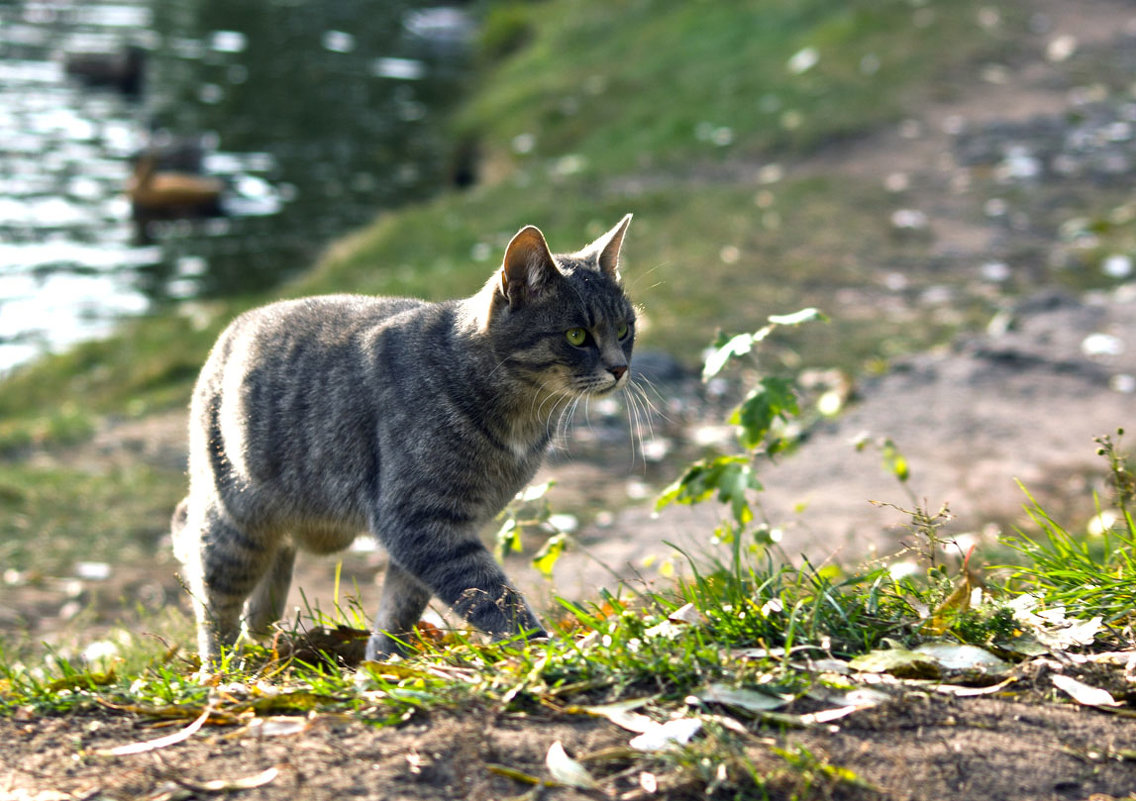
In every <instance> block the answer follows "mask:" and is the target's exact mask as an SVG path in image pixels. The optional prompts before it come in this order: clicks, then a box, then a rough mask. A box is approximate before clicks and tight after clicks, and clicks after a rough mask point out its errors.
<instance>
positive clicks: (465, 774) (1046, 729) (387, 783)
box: [0, 681, 1136, 801]
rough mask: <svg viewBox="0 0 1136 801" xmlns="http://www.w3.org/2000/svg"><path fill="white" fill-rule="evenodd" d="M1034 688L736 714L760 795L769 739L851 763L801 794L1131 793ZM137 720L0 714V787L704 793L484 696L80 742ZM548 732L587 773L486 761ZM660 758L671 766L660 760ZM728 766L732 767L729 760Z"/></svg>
mask: <svg viewBox="0 0 1136 801" xmlns="http://www.w3.org/2000/svg"><path fill="white" fill-rule="evenodd" d="M1026 683H1027V684H1028V681H1027V682H1026ZM1039 686H1040V683H1039ZM1043 698H1044V695H1043V694H1042V693H1038V692H1036V691H1032V690H1030V689H1026V690H1025V691H1024V692H1023V693H1022V694H1021V695H1020V696H1019V695H1017V694H1015V698H1013V699H1010V698H1007V697H975V698H956V697H952V696H945V695H940V694H936V693H934V692H922V691H909V692H903V693H898V694H897V695H896V696H895V698H894V700H892V701H890V702H887V703H885V704H884V705H882V706H879V707H875V708H873V709H869V710H864V711H861V712H858V713H855V714H853V715H851V716H850V717H848V718H846V719H843V720H841V721H840V722H839V725H831V726H827V727H826V726H818V727H813V728H811V729H807V730H801V731H795V730H784V729H780V728H777V727H770V726H763V727H759V726H755V725H751V726H750V730H751V734H749V735H747V737H746V738H745V739H746V743H745V744H744V746H743V747H744V751H745V753H746V756H747V757H748V758H749V759H750V760H751V761H752V764H754V765H756V766H757V768H758V769H759V770H762V769H763V768H767V769H768V773H766V774H765V775H766V776H767V777H768V779H769V785H770V786H769V787H768V788H767V790H768V792H769V794H770V797H772V798H789V797H791V792H793V791H794V789H795V790H796V791H797V792H800V790H801V784H800V775H801V774H800V773H797V772H790V773H788V774H786V772H785V765H784V763H783V762H781V761H780V760H778V759H774V758H773V757H772V756H771V751H770V749H771V747H776V748H781V749H784V750H785V751H786V752H788V753H790V754H795V755H805V756H806V758H807V759H808V760H810V761H811V762H812V763H813V764H815V765H829V766H838V767H840V768H843V769H846V770H848V771H852V772H854V773H855V774H856V776H857V777H858V782H857V783H856V784H852V783H849V782H837V781H834V779H833V776H832V775H831V774H825V773H824V772H822V771H819V770H815V771H814V772H813V774H812V777H813V780H812V783H811V789H810V794H808V795H806V796H804V797H808V798H834V799H894V800H895V801H941V799H945V798H957V799H999V801H1042V800H1044V799H1053V800H1054V801H1058V800H1060V801H1064V800H1065V799H1081V800H1086V799H1092V801H1109V800H1110V799H1125V798H1127V799H1130V798H1132V797H1134V794H1136V722H1134V721H1133V720H1132V719H1131V717H1118V716H1116V715H1112V714H1108V713H1106V712H1103V711H1100V710H1096V709H1087V708H1084V707H1076V706H1072V705H1069V704H1057V703H1052V702H1051V701H1046V700H1043ZM1127 711H1128V712H1129V713H1131V711H1132V710H1131V709H1128V710H1127ZM471 712H472V713H473V714H471ZM153 725H154V724H153V722H152V721H145V720H136V719H133V718H132V717H129V716H123V715H121V714H115V713H109V712H100V711H93V712H91V713H88V714H81V715H78V716H67V717H46V718H45V717H43V716H39V715H36V716H28V718H27V719H21V718H20V717H19V716H17V717H16V718H15V719H0V760H2V761H0V765H3V767H0V798H4V799H20V801H24V800H25V799H35V801H65V800H66V801H70V800H71V799H92V801H93V799H115V800H116V801H117V800H118V799H154V800H155V801H157V799H162V800H163V801H165V800H166V799H173V798H209V797H215V796H218V795H221V794H222V792H221V791H220V790H219V789H217V788H218V784H228V785H229V788H228V789H229V792H230V793H232V794H233V797H239V798H242V799H249V801H254V800H256V799H265V800H266V801H269V800H271V799H283V798H288V799H294V798H304V799H313V800H317V799H341V798H350V797H359V798H370V799H380V800H381V801H396V800H397V801H403V800H405V801H412V800H413V801H502V800H503V799H510V798H518V799H519V798H537V797H540V798H548V799H557V800H558V801H575V800H576V799H599V798H622V799H649V798H673V799H687V798H689V799H695V798H705V797H707V796H706V795H705V794H704V792H703V791H702V789H701V787H699V786H694V785H692V784H685V785H684V784H683V783H682V782H679V781H677V780H672V781H671V782H670V784H669V785H668V773H667V768H666V766H665V764H664V763H662V762H661V761H656V763H655V764H654V765H652V764H651V763H647V764H646V766H644V764H643V763H641V762H640V763H638V764H633V763H631V761H630V760H629V759H628V758H627V748H626V746H627V741H628V737H629V735H628V734H627V733H626V732H624V731H622V730H620V729H618V728H616V727H615V726H614V725H613V724H611V723H607V722H596V721H594V720H580V721H576V720H572V719H568V720H566V719H565V718H564V717H562V716H560V717H557V718H551V717H542V716H540V715H539V714H538V715H520V714H502V713H499V712H495V711H494V710H490V709H481V710H468V709H464V710H461V711H460V712H453V713H451V712H436V713H431V714H428V715H422V716H419V717H414V718H412V719H411V720H409V721H408V722H407V723H405V724H403V725H401V726H399V727H398V728H378V729H376V728H373V727H370V726H368V725H366V724H364V723H361V722H359V721H357V720H352V719H347V718H342V717H338V716H333V715H324V716H318V717H315V718H312V719H310V720H309V721H308V722H307V725H306V727H305V728H304V730H303V731H302V732H299V733H295V734H288V735H279V736H260V735H258V734H257V733H255V732H251V731H249V730H244V729H237V730H233V729H229V728H220V727H219V728H210V729H206V730H205V731H204V733H201V732H199V734H198V736H195V737H194V738H192V739H190V740H188V741H186V742H181V743H178V744H177V745H173V746H169V747H166V748H163V749H160V750H157V751H154V752H151V753H146V754H137V755H129V756H102V755H99V754H98V753H97V752H98V751H99V750H100V749H107V748H111V747H114V746H120V745H124V744H129V743H135V742H139V741H149V740H153V739H155V738H156V737H159V736H162V734H163V733H165V732H168V730H155V729H154V728H153ZM184 725H185V723H184V721H182V722H179V723H178V726H179V727H180V726H184ZM557 741H559V742H561V743H562V744H563V747H564V748H565V750H566V751H567V753H568V754H570V755H571V756H573V757H574V758H575V759H577V760H579V761H581V762H582V763H584V764H585V765H587V766H588V768H589V770H590V771H591V772H592V773H593V775H595V776H596V777H597V778H598V779H599V780H600V781H601V786H602V788H603V789H602V790H577V789H573V788H568V787H543V788H533V787H531V786H529V785H527V784H525V783H523V782H520V781H518V780H516V779H514V778H511V777H509V776H507V775H502V773H501V772H500V768H501V767H505V768H508V769H511V770H514V771H519V772H520V773H523V774H527V775H528V776H535V777H541V778H544V779H548V770H547V769H546V768H545V755H546V753H547V752H548V749H549V747H550V746H551V745H552V744H553V743H554V742H557ZM628 765H631V767H630V769H628V768H627V766H628ZM645 768H648V769H649V770H645ZM652 771H655V772H657V775H659V776H661V777H662V778H661V780H660V782H659V785H658V787H659V788H660V789H659V790H657V791H655V792H653V793H650V792H647V791H645V790H644V786H643V784H642V779H641V778H640V777H641V774H642V773H644V772H648V773H651V772H652ZM783 774H786V775H783ZM670 776H671V777H672V779H673V776H674V774H670ZM732 778H733V779H734V780H735V781H736V780H737V779H738V776H737V775H736V774H735V775H733V776H732ZM211 782H212V783H213V784H212V785H211V784H210V783H211ZM242 782H243V783H244V787H243V788H242V789H240V790H239V791H238V789H237V787H238V785H240V784H241V783H242ZM248 785H256V786H248ZM211 788H212V789H211ZM712 797H715V798H717V797H722V798H730V797H734V796H732V795H731V794H722V795H714V796H712ZM739 797H747V798H748V797H755V798H756V797H760V796H759V795H758V794H756V793H754V794H753V795H749V794H743V795H742V796H739ZM794 797H795V796H794Z"/></svg>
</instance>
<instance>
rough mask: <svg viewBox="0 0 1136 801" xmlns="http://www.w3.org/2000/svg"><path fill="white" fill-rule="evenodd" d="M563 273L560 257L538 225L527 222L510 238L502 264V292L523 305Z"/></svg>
mask: <svg viewBox="0 0 1136 801" xmlns="http://www.w3.org/2000/svg"><path fill="white" fill-rule="evenodd" d="M559 274H560V271H559V270H558V269H557V267H556V260H555V259H553V258H552V252H551V251H550V250H549V249H548V243H547V242H545V241H544V234H542V233H541V232H540V229H539V228H537V227H536V226H535V225H526V226H525V227H524V228H522V229H521V230H520V231H518V232H517V233H516V235H515V236H514V237H513V238H512V240H510V242H509V246H508V247H507V248H505V259H504V261H503V262H502V264H501V294H502V295H503V296H504V297H505V298H506V299H507V300H508V301H509V305H510V306H513V307H519V306H521V305H523V304H524V303H526V302H528V301H531V300H534V299H536V298H538V297H539V296H540V295H541V293H542V292H543V291H544V290H545V288H546V287H547V286H548V284H549V282H551V281H552V280H554V279H555V277H556V276H558V275H559Z"/></svg>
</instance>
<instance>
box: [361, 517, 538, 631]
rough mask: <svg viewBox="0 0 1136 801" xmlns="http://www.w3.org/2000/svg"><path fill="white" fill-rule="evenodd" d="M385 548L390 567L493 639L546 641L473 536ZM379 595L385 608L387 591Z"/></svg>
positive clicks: (449, 535)
mask: <svg viewBox="0 0 1136 801" xmlns="http://www.w3.org/2000/svg"><path fill="white" fill-rule="evenodd" d="M423 539H429V540H430V544H429V545H428V546H425V545H424V543H423V542H422V540H423ZM386 544H387V551H388V553H389V554H390V556H391V560H392V562H395V563H397V564H398V565H399V566H400V568H401V570H402V571H404V572H405V573H408V574H410V575H411V576H413V577H415V578H416V579H417V581H418V582H419V583H420V584H421V585H424V586H425V587H428V588H429V589H430V591H431V592H433V594H434V595H436V596H438V598H440V599H441V600H442V601H444V602H445V603H447V604H448V605H449V606H451V607H452V608H453V610H454V611H455V612H457V613H458V614H459V615H461V617H462V618H464V619H465V620H467V621H468V622H469V623H471V624H472V625H474V626H476V627H477V628H479V629H481V630H482V631H484V632H486V633H487V634H490V635H492V636H493V638H494V639H496V640H500V639H506V638H508V637H514V636H518V635H524V636H526V637H529V638H536V637H546V636H548V635H547V633H546V632H545V630H544V627H543V626H542V625H541V624H540V621H539V620H538V619H537V617H536V615H535V614H534V613H533V611H532V609H531V608H530V607H529V605H528V602H526V601H525V599H524V596H523V595H521V593H520V592H518V591H517V590H516V589H514V588H513V587H511V586H510V585H509V581H508V579H507V578H506V577H505V573H504V572H503V571H502V570H501V568H500V567H499V566H498V564H497V562H496V561H495V560H494V559H493V555H492V554H491V553H489V550H488V549H487V548H486V547H485V546H484V545H483V544H482V543H481V541H480V540H479V539H477V537H476V535H475V534H472V533H468V534H466V533H464V532H463V533H462V534H457V533H456V532H452V531H448V532H444V533H443V532H436V533H432V534H430V535H425V536H421V538H420V539H419V540H418V541H417V542H414V541H411V540H409V538H397V539H393V538H392V540H389V541H388V542H387V543H386ZM388 580H389V574H388ZM383 595H384V602H385V601H386V600H387V592H386V588H385V587H384V592H383ZM418 611H419V612H421V609H419V610H418ZM380 619H382V612H380ZM372 641H374V637H372Z"/></svg>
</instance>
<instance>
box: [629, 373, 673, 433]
mask: <svg viewBox="0 0 1136 801" xmlns="http://www.w3.org/2000/svg"><path fill="white" fill-rule="evenodd" d="M631 386H632V387H633V388H634V389H635V391H636V392H637V393H638V394H639V397H640V398H641V399H642V400H643V403H645V404H646V405H647V408H648V409H650V411H651V413H652V414H653V415H654V416H656V417H658V418H660V419H661V420H662V421H663V422H664V423H673V422H674V420H672V419H671V418H670V417H668V416H667V413H666V412H665V411H663V410H662V409H661V408H660V407H659V405H656V403H655V402H654V401H653V400H651V396H650V395H649V394H648V393H647V390H650V391H651V392H653V393H654V395H655V397H656V398H658V399H659V404H662V403H663V402H664V401H663V393H662V392H660V391H659V388H658V387H656V386H655V382H654V381H652V380H651V379H649V378H647V377H646V376H643V375H641V376H637V377H636V378H635V380H634V381H632V384H631Z"/></svg>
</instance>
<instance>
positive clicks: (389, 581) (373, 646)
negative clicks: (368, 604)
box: [367, 561, 430, 660]
mask: <svg viewBox="0 0 1136 801" xmlns="http://www.w3.org/2000/svg"><path fill="white" fill-rule="evenodd" d="M429 602H430V590H429V589H428V588H427V587H426V586H425V585H424V584H422V582H420V581H419V580H418V579H416V578H414V576H412V575H411V574H410V573H408V572H406V571H405V570H403V569H402V568H401V567H399V566H398V565H397V564H396V563H395V562H393V561H392V562H391V563H390V564H389V565H387V573H386V576H384V577H383V594H382V598H381V599H380V600H379V613H378V615H377V616H376V617H375V628H374V633H372V634H371V638H370V639H369V640H367V659H372V660H374V659H385V658H387V657H389V656H394V655H395V654H400V653H403V652H404V650H405V649H404V648H403V646H402V644H401V643H402V642H404V641H405V640H406V637H407V636H408V635H409V634H411V633H412V632H413V631H414V624H415V623H417V622H418V619H419V618H420V617H422V612H423V611H424V610H425V609H426V604H427V603H429Z"/></svg>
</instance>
